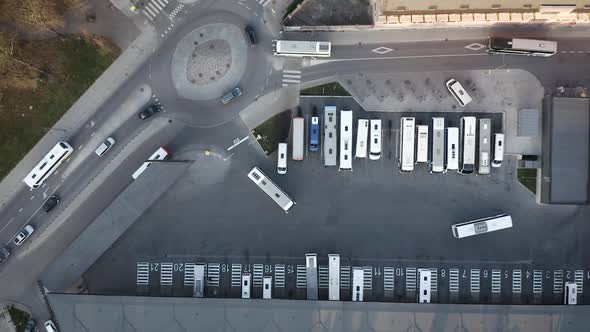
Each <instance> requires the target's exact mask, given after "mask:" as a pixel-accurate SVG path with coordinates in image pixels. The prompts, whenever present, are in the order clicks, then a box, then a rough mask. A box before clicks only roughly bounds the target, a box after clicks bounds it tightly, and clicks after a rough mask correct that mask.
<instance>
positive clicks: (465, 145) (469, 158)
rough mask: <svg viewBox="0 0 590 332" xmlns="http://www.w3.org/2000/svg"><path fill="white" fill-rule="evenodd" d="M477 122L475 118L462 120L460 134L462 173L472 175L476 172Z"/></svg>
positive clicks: (467, 117)
mask: <svg viewBox="0 0 590 332" xmlns="http://www.w3.org/2000/svg"><path fill="white" fill-rule="evenodd" d="M475 122H476V119H475V117H474V116H464V117H462V118H461V127H459V130H460V131H461V132H460V135H461V136H460V137H459V138H460V139H461V144H460V149H461V154H460V155H459V166H460V167H461V169H460V171H459V172H460V173H463V174H471V173H473V171H474V170H475V131H476V129H475Z"/></svg>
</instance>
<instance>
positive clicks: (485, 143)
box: [477, 119, 492, 174]
mask: <svg viewBox="0 0 590 332" xmlns="http://www.w3.org/2000/svg"><path fill="white" fill-rule="evenodd" d="M491 126H492V121H491V120H490V119H479V163H478V170H477V172H478V173H479V174H490V161H491V160H490V159H491V157H490V156H491V152H490V146H491V142H490V140H491V135H492V134H491Z"/></svg>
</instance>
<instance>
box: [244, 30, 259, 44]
mask: <svg viewBox="0 0 590 332" xmlns="http://www.w3.org/2000/svg"><path fill="white" fill-rule="evenodd" d="M245 30H246V34H247V35H248V40H249V41H250V46H252V47H254V46H256V44H257V43H258V39H257V38H256V31H255V30H254V28H253V27H251V26H249V25H248V26H247V27H246V29H245Z"/></svg>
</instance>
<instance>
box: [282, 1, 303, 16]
mask: <svg viewBox="0 0 590 332" xmlns="http://www.w3.org/2000/svg"><path fill="white" fill-rule="evenodd" d="M302 2H303V0H293V2H291V4H290V5H289V7H287V11H286V12H285V16H283V20H284V19H285V18H287V16H289V14H291V13H292V12H293V11H294V10H295V8H297V6H299V4H301V3H302Z"/></svg>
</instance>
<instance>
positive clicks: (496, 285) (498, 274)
mask: <svg viewBox="0 0 590 332" xmlns="http://www.w3.org/2000/svg"><path fill="white" fill-rule="evenodd" d="M501 290H502V271H500V270H499V269H492V294H498V293H500V291H501Z"/></svg>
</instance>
